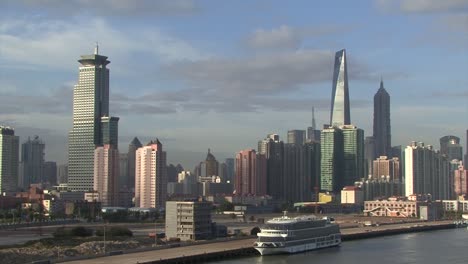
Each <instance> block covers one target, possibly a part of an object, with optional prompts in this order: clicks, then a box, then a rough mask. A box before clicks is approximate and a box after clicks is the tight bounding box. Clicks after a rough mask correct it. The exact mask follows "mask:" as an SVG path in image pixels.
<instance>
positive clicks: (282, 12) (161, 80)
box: [0, 0, 468, 169]
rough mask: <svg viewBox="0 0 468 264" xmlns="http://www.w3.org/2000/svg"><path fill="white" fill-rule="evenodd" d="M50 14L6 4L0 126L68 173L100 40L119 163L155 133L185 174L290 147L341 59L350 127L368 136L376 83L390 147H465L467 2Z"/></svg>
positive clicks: (323, 103) (204, 5)
mask: <svg viewBox="0 0 468 264" xmlns="http://www.w3.org/2000/svg"><path fill="white" fill-rule="evenodd" d="M58 3H59V2H57V3H54V2H53V1H48V2H47V3H42V4H41V6H40V7H41V9H39V7H38V6H36V4H34V3H31V2H26V1H14V2H13V1H12V2H6V3H5V7H6V8H2V11H0V13H1V14H2V18H1V19H0V21H1V23H0V24H1V25H2V26H1V27H0V40H1V41H0V54H1V56H0V65H1V66H0V67H2V72H3V73H4V74H2V75H0V94H1V95H2V96H1V97H0V98H2V99H0V100H1V104H0V105H1V106H0V124H2V125H7V126H11V127H13V128H15V135H19V136H20V142H23V141H24V140H25V139H26V138H27V137H28V136H31V137H32V136H34V135H39V136H40V137H41V139H43V140H44V142H45V144H46V150H45V153H46V160H54V161H57V162H58V163H59V164H61V163H64V162H66V159H64V158H63V157H66V155H65V154H66V153H67V143H68V140H67V132H68V131H69V130H70V129H71V125H72V123H71V122H70V117H71V109H72V104H71V102H72V89H73V84H76V83H77V77H76V68H77V66H78V63H76V58H77V57H78V56H79V55H82V54H90V53H91V51H92V49H93V47H94V45H95V44H94V41H98V42H99V43H100V46H101V50H102V53H103V54H106V56H109V58H112V61H113V63H112V64H111V65H110V66H109V68H110V69H111V70H112V79H111V82H110V87H111V88H110V90H111V91H110V105H111V111H110V112H111V113H113V114H115V115H117V116H119V117H121V120H120V122H119V123H120V124H119V129H120V131H119V136H120V137H119V141H120V142H119V144H120V146H121V149H120V152H121V153H125V152H126V147H127V146H128V145H129V143H130V142H131V140H132V139H133V138H134V137H138V138H139V139H140V140H141V141H142V142H147V141H148V140H149V139H151V138H153V137H154V136H157V137H158V138H159V139H160V140H161V141H162V142H163V143H164V145H165V149H166V150H167V151H168V163H175V164H177V163H181V164H182V165H183V166H184V167H186V168H188V169H191V168H193V167H192V165H194V164H196V163H198V162H200V161H202V160H203V158H204V156H205V150H206V149H208V148H211V149H212V151H213V153H214V154H215V156H216V157H217V158H218V160H224V158H226V157H231V158H232V157H234V155H235V153H237V152H238V151H239V150H241V149H247V148H254V147H255V146H256V144H257V142H258V140H260V139H262V138H263V137H264V135H267V134H270V133H276V134H279V135H280V138H281V140H283V141H286V135H287V131H288V130H295V129H298V130H306V129H307V127H308V126H310V121H309V120H310V108H311V106H315V110H316V120H317V124H318V127H319V128H321V125H322V124H326V123H328V119H329V113H330V107H331V106H330V93H331V85H332V75H333V54H334V53H335V52H336V51H337V50H341V49H344V48H346V51H347V53H348V54H347V59H348V62H349V64H348V65H347V66H348V70H349V71H348V74H349V85H350V108H351V115H352V116H353V119H352V120H353V121H352V123H353V124H354V125H356V126H358V127H360V128H362V129H363V130H364V131H365V135H366V136H370V135H372V114H373V111H372V97H373V95H374V94H375V92H376V91H377V89H376V88H377V87H378V86H377V85H378V82H379V80H380V77H381V76H382V77H383V79H385V84H386V87H389V88H388V89H387V91H388V93H389V94H390V96H391V97H392V106H391V116H392V143H393V145H402V146H406V145H408V144H409V143H410V142H411V141H413V140H416V141H423V142H426V143H427V144H431V145H434V146H437V145H438V139H439V138H440V137H442V136H445V135H455V136H458V137H460V138H461V139H462V142H461V144H462V145H466V144H464V143H465V140H466V138H465V137H464V134H465V133H466V132H465V131H466V127H467V124H468V122H467V121H468V118H467V116H468V106H467V105H468V104H466V102H467V100H468V99H467V98H468V94H467V93H466V90H467V89H466V87H467V86H468V77H467V76H466V74H463V73H465V72H466V65H464V64H463V63H462V62H463V61H466V59H465V60H464V59H463V58H468V51H467V49H466V47H467V46H468V45H467V44H468V39H467V38H466V34H465V35H463V34H464V33H466V31H467V28H466V27H463V26H461V27H460V25H463V23H462V22H463V21H464V20H463V19H464V18H466V12H465V11H466V7H467V5H466V4H465V3H461V4H460V3H459V2H458V4H457V1H444V3H446V4H444V5H438V4H437V3H438V2H437V1H425V3H424V4H421V5H420V6H411V2H408V1H393V2H389V1H357V2H356V3H353V4H351V3H346V2H345V3H341V5H340V6H341V8H338V9H336V8H334V6H335V5H334V4H333V3H330V4H325V3H316V4H315V5H314V6H313V7H312V6H310V5H311V4H310V3H307V2H305V1H304V2H297V3H294V4H288V5H287V6H285V5H282V4H281V3H280V2H275V1H272V2H270V3H264V2H255V3H249V4H245V3H244V4H241V3H235V2H227V3H226V4H225V5H223V6H218V5H216V4H210V3H208V2H205V1H200V2H192V1H188V0H187V1H158V3H151V2H145V1H142V2H141V5H142V6H143V7H144V8H142V9H140V8H136V7H133V8H132V7H131V5H129V4H128V3H127V5H123V6H118V5H112V2H105V3H102V4H99V5H88V4H86V3H85V2H72V3H69V4H58ZM122 3H126V2H125V1H123V2H122ZM77 10H79V11H78V12H77ZM160 10H163V12H161V11H160ZM306 10H308V11H307V12H306ZM259 11H261V12H260V13H261V14H259ZM231 12H232V14H233V15H227V14H230V13H231ZM236 12H238V13H239V14H240V13H242V14H243V15H244V16H243V17H244V19H242V22H243V23H239V18H238V17H242V16H236V15H235V14H236ZM309 13H310V14H312V15H310V14H309ZM332 13H333V16H332V15H331V14H332ZM350 13H353V15H352V16H350V15H349V14H350ZM340 14H341V15H340ZM136 17H138V19H137V18H136ZM84 18H86V19H84ZM83 21H86V22H83ZM214 21H217V22H216V23H213V22H214ZM369 21H371V22H372V21H375V22H382V24H379V26H377V25H370V24H373V23H368V22H369ZM147 22H154V23H147ZM220 22H222V23H220ZM384 22H386V23H384ZM402 25H405V28H404V29H403V30H401V28H402ZM465 25H466V24H465ZM226 32H229V34H226ZM415 32H423V33H420V34H415ZM81 36H87V37H86V38H84V39H83V38H82V37H81ZM441 39H443V40H441ZM434 62H437V63H434ZM429 65H430V66H429ZM436 73H437V74H436ZM24 76H28V78H24ZM428 117H429V118H428ZM143 124H144V125H143ZM214 124H215V125H214ZM226 138H229V140H226ZM463 152H464V153H466V150H464V151H463ZM187 153H193V154H187Z"/></svg>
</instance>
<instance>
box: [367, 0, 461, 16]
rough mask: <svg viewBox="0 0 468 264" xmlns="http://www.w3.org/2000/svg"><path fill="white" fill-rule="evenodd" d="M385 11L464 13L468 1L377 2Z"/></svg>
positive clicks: (417, 0)
mask: <svg viewBox="0 0 468 264" xmlns="http://www.w3.org/2000/svg"><path fill="white" fill-rule="evenodd" d="M376 3H377V5H378V7H380V8H381V9H384V10H395V9H397V10H400V11H403V12H407V13H440V12H463V11H467V10H468V1H466V0H377V2H376Z"/></svg>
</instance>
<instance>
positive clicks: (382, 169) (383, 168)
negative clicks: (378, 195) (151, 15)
mask: <svg viewBox="0 0 468 264" xmlns="http://www.w3.org/2000/svg"><path fill="white" fill-rule="evenodd" d="M373 163H374V165H373V168H374V170H373V171H372V179H373V180H382V181H399V182H400V181H401V178H400V160H399V159H398V158H390V159H389V158H388V157H387V156H380V157H378V158H377V159H376V160H374V162H373Z"/></svg>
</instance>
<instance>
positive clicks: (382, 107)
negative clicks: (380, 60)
mask: <svg viewBox="0 0 468 264" xmlns="http://www.w3.org/2000/svg"><path fill="white" fill-rule="evenodd" d="M374 140H375V155H376V157H379V156H387V157H391V155H392V142H391V127H390V95H389V94H388V93H387V91H386V90H385V88H384V85H383V81H382V80H381V81H380V88H379V90H378V91H377V93H376V94H375V95H374ZM376 157H374V158H376Z"/></svg>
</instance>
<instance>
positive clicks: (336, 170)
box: [320, 127, 344, 192]
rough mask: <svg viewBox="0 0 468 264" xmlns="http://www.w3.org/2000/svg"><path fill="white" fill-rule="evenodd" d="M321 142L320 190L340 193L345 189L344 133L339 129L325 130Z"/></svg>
mask: <svg viewBox="0 0 468 264" xmlns="http://www.w3.org/2000/svg"><path fill="white" fill-rule="evenodd" d="M320 142H321V145H320V149H321V150H320V152H321V156H320V171H321V173H320V175H321V176H320V190H322V191H329V192H338V191H340V190H341V188H343V171H344V170H343V161H344V157H343V154H344V153H343V132H342V131H341V129H339V128H337V127H330V128H325V129H323V130H322V133H321V139H320Z"/></svg>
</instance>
